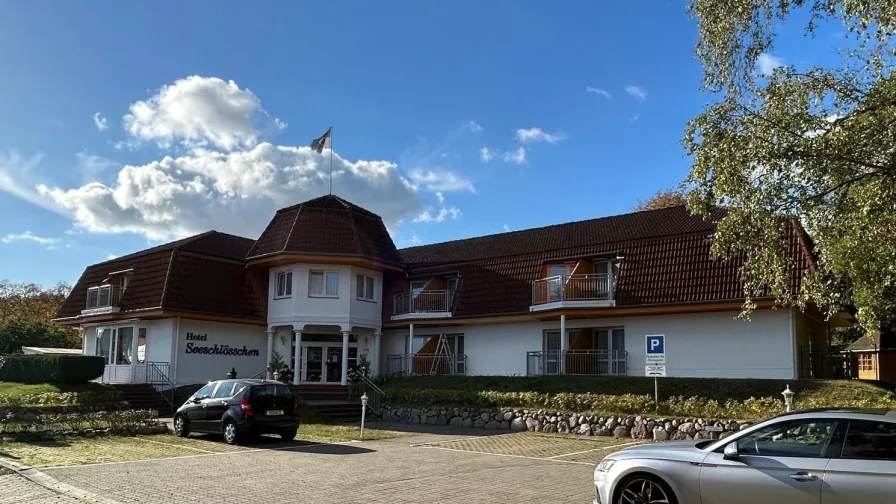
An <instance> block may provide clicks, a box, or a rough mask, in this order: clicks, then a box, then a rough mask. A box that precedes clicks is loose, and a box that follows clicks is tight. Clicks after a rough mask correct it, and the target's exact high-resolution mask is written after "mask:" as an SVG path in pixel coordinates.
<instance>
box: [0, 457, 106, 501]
mask: <svg viewBox="0 0 896 504" xmlns="http://www.w3.org/2000/svg"><path fill="white" fill-rule="evenodd" d="M0 467H5V468H7V469H9V470H11V471H13V473H14V474H16V475H18V476H21V477H23V478H25V479H27V480H28V481H30V482H32V483H34V484H36V485H39V486H42V487H44V488H46V489H47V490H50V491H52V492H56V493H58V494H61V495H64V496H66V497H72V498H74V499H77V500H79V501H82V502H88V503H91V504H122V503H120V502H118V501H116V500H112V499H107V498H105V497H101V496H99V495H96V494H94V493H93V492H88V491H87V490H82V489H80V488H77V487H73V486H71V485H69V484H67V483H63V482H61V481H59V480H57V479H56V478H54V477H52V476H50V475H49V474H47V473H44V472H42V471H40V470H38V469H35V468H33V467H30V466H27V465H24V464H19V463H18V462H13V461H11V460H8V459H6V458H3V457H0Z"/></svg>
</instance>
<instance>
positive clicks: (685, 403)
mask: <svg viewBox="0 0 896 504" xmlns="http://www.w3.org/2000/svg"><path fill="white" fill-rule="evenodd" d="M787 385H790V386H791V388H792V389H793V390H795V391H797V395H796V397H795V401H796V402H795V404H796V407H798V408H810V407H820V406H827V407H880V408H896V394H894V393H893V392H892V391H890V390H888V389H887V388H886V387H883V386H878V385H875V384H869V383H862V382H855V381H822V380H791V381H784V380H746V379H744V380H736V379H699V378H664V379H662V380H661V381H660V392H661V395H660V407H659V412H658V413H659V414H661V415H668V416H682V417H707V418H737V419H755V418H764V417H767V416H771V415H775V414H778V413H782V412H783V411H784V402H783V398H782V397H781V394H780V393H781V391H782V390H784V388H785V386H787ZM383 390H384V392H385V393H386V400H387V401H388V402H390V403H394V404H406V405H413V406H465V407H479V408H499V407H504V408H527V409H544V410H555V411H570V412H572V411H575V412H592V413H597V414H634V415H637V414H656V413H657V411H656V405H655V404H654V398H653V379H652V378H641V377H620V378H602V377H573V376H570V377H504V376H502V377H499V376H427V377H408V378H393V379H390V380H387V381H385V382H384V383H383Z"/></svg>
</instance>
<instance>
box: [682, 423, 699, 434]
mask: <svg viewBox="0 0 896 504" xmlns="http://www.w3.org/2000/svg"><path fill="white" fill-rule="evenodd" d="M678 430H680V431H681V432H684V433H685V434H687V435H688V436H690V437H691V438H693V437H694V435H695V434H697V428H696V427H695V426H694V422H685V423H683V424H681V425H679V426H678Z"/></svg>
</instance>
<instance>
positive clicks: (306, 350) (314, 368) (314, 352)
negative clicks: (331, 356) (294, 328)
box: [301, 346, 324, 382]
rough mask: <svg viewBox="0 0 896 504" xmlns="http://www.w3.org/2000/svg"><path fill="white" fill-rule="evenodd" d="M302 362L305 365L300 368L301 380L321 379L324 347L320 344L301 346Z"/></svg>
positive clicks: (322, 375)
mask: <svg viewBox="0 0 896 504" xmlns="http://www.w3.org/2000/svg"><path fill="white" fill-rule="evenodd" d="M302 362H304V363H305V367H304V368H303V369H302V375H301V376H302V381H303V382H320V381H323V377H324V374H323V367H324V347H322V346H306V347H303V348H302Z"/></svg>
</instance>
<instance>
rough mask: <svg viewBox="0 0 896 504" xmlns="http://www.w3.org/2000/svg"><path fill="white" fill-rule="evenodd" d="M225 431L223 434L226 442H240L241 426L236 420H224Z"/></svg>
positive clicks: (230, 443)
mask: <svg viewBox="0 0 896 504" xmlns="http://www.w3.org/2000/svg"><path fill="white" fill-rule="evenodd" d="M223 431H224V432H223V434H224V442H225V443H227V444H229V445H232V444H237V443H238V442H239V439H240V432H239V428H238V427H237V425H236V422H234V421H233V420H228V421H226V422H224V429H223Z"/></svg>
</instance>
